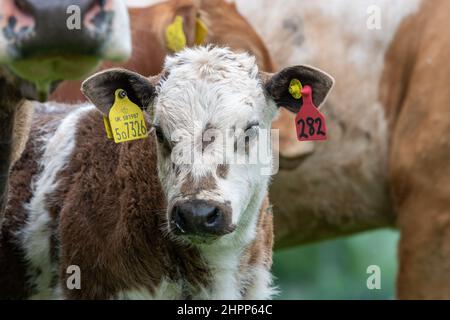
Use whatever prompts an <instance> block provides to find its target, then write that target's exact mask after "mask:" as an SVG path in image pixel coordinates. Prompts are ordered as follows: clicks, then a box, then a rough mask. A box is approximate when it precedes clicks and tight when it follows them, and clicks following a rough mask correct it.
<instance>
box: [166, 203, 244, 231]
mask: <svg viewBox="0 0 450 320" xmlns="http://www.w3.org/2000/svg"><path fill="white" fill-rule="evenodd" d="M170 225H171V229H172V230H173V231H174V232H175V233H176V234H177V235H183V236H188V237H189V236H194V237H196V238H199V237H200V238H201V237H205V238H211V237H220V236H223V235H226V234H229V233H231V232H233V231H234V230H235V228H236V227H235V225H233V224H232V223H231V208H230V207H229V206H228V205H223V204H220V203H217V202H214V201H205V200H187V201H182V202H178V203H177V204H175V205H174V206H173V208H172V210H171V213H170Z"/></svg>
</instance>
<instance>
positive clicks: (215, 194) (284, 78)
mask: <svg viewBox="0 0 450 320" xmlns="http://www.w3.org/2000/svg"><path fill="white" fill-rule="evenodd" d="M293 78H297V79H300V80H301V81H302V82H303V84H304V85H305V86H310V87H312V89H313V92H314V95H313V99H314V102H315V103H316V105H320V104H322V102H323V101H324V99H325V97H326V96H327V95H328V92H329V91H330V89H331V87H332V85H333V80H332V78H331V77H330V76H328V75H327V74H325V73H323V72H321V71H318V70H316V69H313V68H310V67H305V66H296V67H291V68H287V69H284V70H282V71H280V72H279V73H277V74H264V73H261V72H259V71H258V67H257V64H256V62H255V58H254V57H251V56H249V55H248V54H246V53H233V52H231V51H230V50H228V49H223V48H217V47H207V48H203V47H199V48H196V49H186V50H184V51H182V52H181V53H179V54H177V55H176V56H173V57H169V58H167V60H166V63H165V68H164V70H163V72H162V74H161V75H159V76H156V77H151V78H145V77H142V76H140V75H138V74H136V73H133V72H130V71H126V70H123V69H112V70H108V71H104V72H101V73H99V74H96V75H94V76H92V77H91V78H89V79H88V80H86V81H85V82H84V84H83V87H82V89H83V92H84V94H86V96H87V97H88V98H89V100H91V101H92V102H93V104H94V105H95V107H96V108H95V107H94V106H92V105H86V106H83V107H79V108H76V109H75V110H73V111H71V112H70V113H69V114H68V115H62V114H61V113H59V114H56V115H55V114H48V112H47V113H45V112H41V113H40V114H38V115H37V116H36V120H35V125H34V131H33V134H31V135H30V140H29V141H28V144H27V148H26V150H25V152H24V153H23V155H22V157H21V159H20V160H19V161H18V162H17V163H16V164H15V166H14V168H13V171H12V176H11V188H10V190H11V191H10V201H9V204H8V208H7V217H6V223H5V226H4V228H3V239H2V242H1V247H0V268H1V269H0V296H1V297H4V298H5V297H8V298H26V297H40V298H53V297H61V298H83V299H105V298H106V299H109V298H167V299H169V298H177V299H178V298H184V299H186V298H196V299H198V298H202V299H220V298H222V299H241V298H245V299H266V298H270V297H271V296H272V294H273V292H274V291H273V288H272V286H271V274H270V266H271V257H272V237H273V234H272V215H271V213H270V210H269V209H268V208H269V207H268V202H267V199H266V200H265V198H266V195H267V188H268V183H269V174H262V173H263V171H261V169H263V167H264V166H263V163H262V162H261V161H255V162H251V163H250V162H249V161H246V159H248V158H249V157H251V155H252V154H254V152H255V151H257V150H258V149H259V148H261V147H262V145H263V143H262V140H261V136H262V133H263V132H264V131H265V130H267V129H269V128H270V125H271V122H272V120H273V119H274V117H275V116H276V114H277V111H278V107H279V105H280V104H283V105H284V106H288V107H289V108H290V109H291V110H293V111H298V110H299V108H300V107H301V104H302V102H301V101H302V100H295V99H294V98H293V97H292V96H290V94H289V93H288V87H289V83H290V81H291V79H293ZM119 99H131V100H132V101H133V102H134V103H136V104H137V105H139V106H140V107H142V108H144V109H147V107H148V112H146V121H147V125H148V126H150V125H151V126H152V134H151V135H150V137H149V138H148V139H142V140H138V141H132V142H125V143H121V144H115V143H114V142H113V141H110V140H108V139H107V138H106V134H105V131H104V128H103V120H102V113H103V114H106V115H107V114H108V112H109V109H110V107H111V105H113V103H114V101H116V102H117V101H118V100H119ZM48 108H49V107H47V108H44V111H45V110H48ZM59 110H61V108H60V109H59ZM98 110H100V111H102V112H99V111H98ZM50 111H51V110H50ZM230 129H234V130H232V131H231V132H230ZM235 132H239V134H238V135H236V134H234V133H235ZM220 137H228V138H229V140H228V141H229V143H228V144H226V145H225V146H224V144H223V141H224V140H223V139H220ZM229 145H231V148H230V149H229V150H231V152H226V153H224V147H225V148H228V147H229ZM265 146H266V147H267V148H268V153H267V155H268V159H270V160H271V159H272V157H271V153H270V149H271V144H270V143H266V145H265ZM186 151H187V153H188V155H189V156H188V157H185V155H186ZM217 155H219V157H217V158H216V156H217ZM191 156H192V157H193V158H192V157H191ZM222 156H223V157H222ZM181 159H187V161H184V160H183V161H180V160H181ZM192 159H194V160H192ZM217 159H224V161H222V162H221V161H216V160H217ZM236 159H237V160H236ZM242 160H244V161H242ZM258 160H259V158H258ZM269 165H270V161H269ZM71 266H76V267H78V268H80V270H81V288H79V289H74V290H70V289H69V288H68V286H67V285H66V284H67V281H68V280H69V281H70V278H69V275H68V274H67V270H68V268H69V267H71ZM76 267H75V268H76ZM72 268H73V267H72ZM69 270H71V269H70V268H69Z"/></svg>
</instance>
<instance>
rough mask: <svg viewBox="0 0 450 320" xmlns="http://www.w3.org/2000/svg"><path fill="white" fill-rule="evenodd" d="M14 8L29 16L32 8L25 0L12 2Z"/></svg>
mask: <svg viewBox="0 0 450 320" xmlns="http://www.w3.org/2000/svg"><path fill="white" fill-rule="evenodd" d="M14 6H15V7H16V9H17V10H19V11H20V12H22V13H25V14H30V15H31V14H32V13H33V7H32V6H31V4H30V3H29V2H28V1H27V0H14Z"/></svg>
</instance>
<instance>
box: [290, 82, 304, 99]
mask: <svg viewBox="0 0 450 320" xmlns="http://www.w3.org/2000/svg"><path fill="white" fill-rule="evenodd" d="M302 90H303V86H302V83H301V82H300V80H298V79H292V80H291V83H290V84H289V93H290V94H291V95H292V96H293V97H294V99H297V100H298V99H300V98H301V97H302Z"/></svg>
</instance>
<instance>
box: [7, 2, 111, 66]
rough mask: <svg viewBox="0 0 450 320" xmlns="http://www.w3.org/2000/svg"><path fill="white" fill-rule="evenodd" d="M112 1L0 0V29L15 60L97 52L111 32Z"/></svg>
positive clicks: (94, 53) (95, 53)
mask: <svg viewBox="0 0 450 320" xmlns="http://www.w3.org/2000/svg"><path fill="white" fill-rule="evenodd" d="M112 1H113V0H45V1H42V0H3V1H2V6H3V7H2V8H1V13H2V16H3V18H2V21H1V26H2V32H3V34H4V36H5V37H6V39H7V41H8V42H9V43H10V45H9V50H10V54H11V55H12V56H13V57H14V58H16V59H23V58H28V57H31V56H37V55H60V54H68V55H69V54H70V55H94V56H95V55H101V50H102V46H103V44H104V43H105V42H106V41H107V39H108V37H109V36H110V33H111V24H112V20H113V16H114V12H113V10H112V7H113V6H112Z"/></svg>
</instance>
